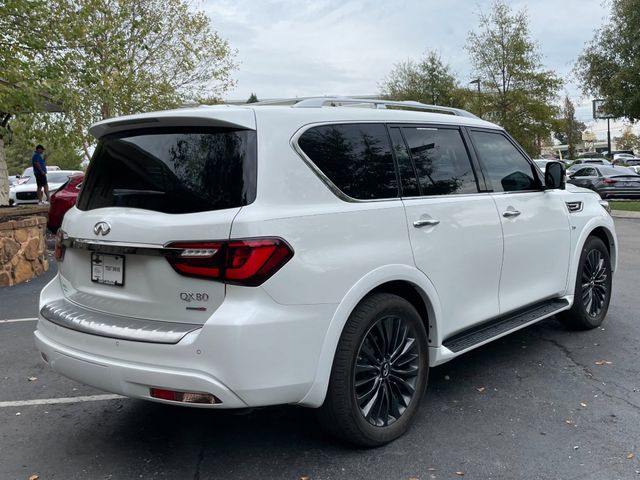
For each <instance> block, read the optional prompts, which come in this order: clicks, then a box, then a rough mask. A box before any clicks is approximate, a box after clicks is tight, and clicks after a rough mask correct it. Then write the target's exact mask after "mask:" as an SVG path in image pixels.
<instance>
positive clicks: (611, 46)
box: [576, 0, 640, 121]
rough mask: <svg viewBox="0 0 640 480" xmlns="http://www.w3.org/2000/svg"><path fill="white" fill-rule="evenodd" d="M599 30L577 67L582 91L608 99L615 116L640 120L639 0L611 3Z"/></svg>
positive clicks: (611, 111)
mask: <svg viewBox="0 0 640 480" xmlns="http://www.w3.org/2000/svg"><path fill="white" fill-rule="evenodd" d="M609 18H610V20H609V23H607V24H606V25H604V26H603V27H602V28H600V29H599V30H598V31H597V32H596V33H595V35H594V37H593V40H591V42H590V43H589V44H588V45H587V46H586V47H585V49H584V51H583V52H582V55H581V56H580V57H579V59H578V62H577V64H576V73H577V74H578V77H579V78H580V79H581V80H582V86H583V90H584V92H585V93H587V94H591V95H594V96H596V97H598V98H602V99H604V100H605V105H604V109H605V111H606V112H607V113H609V114H611V115H613V116H615V117H627V118H628V119H630V120H631V121H637V120H640V42H639V41H638V39H639V38H640V0H612V1H611V15H610V17H609Z"/></svg>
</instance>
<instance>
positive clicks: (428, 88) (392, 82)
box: [379, 51, 465, 107]
mask: <svg viewBox="0 0 640 480" xmlns="http://www.w3.org/2000/svg"><path fill="white" fill-rule="evenodd" d="M379 88H380V90H381V92H382V96H383V97H385V98H388V99H393V100H415V101H418V102H422V103H427V104H432V105H446V106H450V107H462V106H463V105H464V103H465V102H464V96H463V93H462V90H461V88H460V87H459V85H458V81H457V80H456V78H455V76H454V74H453V72H452V71H451V67H449V65H447V64H445V63H444V62H443V61H442V59H441V58H440V56H439V55H438V54H437V53H436V52H433V51H432V52H428V53H426V54H425V56H424V58H423V59H422V60H420V61H419V62H417V63H416V62H414V61H413V60H406V61H404V62H401V63H398V64H396V65H395V66H394V69H393V70H392V71H391V73H390V74H389V75H388V76H387V77H386V78H385V79H384V80H383V81H382V83H381V84H380V86H379Z"/></svg>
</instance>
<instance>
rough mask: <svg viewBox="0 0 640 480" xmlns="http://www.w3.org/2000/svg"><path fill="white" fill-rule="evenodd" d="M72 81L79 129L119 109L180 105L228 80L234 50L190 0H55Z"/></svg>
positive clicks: (69, 92)
mask: <svg viewBox="0 0 640 480" xmlns="http://www.w3.org/2000/svg"><path fill="white" fill-rule="evenodd" d="M57 1H58V2H60V4H61V5H60V11H59V13H58V15H59V16H61V17H62V18H61V21H62V23H61V24H60V25H61V30H62V33H63V35H64V36H65V38H66V39H67V41H68V43H69V44H71V45H73V48H71V49H69V50H67V51H65V52H64V53H63V54H62V63H63V65H64V72H63V76H64V77H65V79H66V83H67V88H65V89H64V90H62V91H61V92H60V95H59V97H58V98H59V99H60V101H61V102H62V103H63V105H65V109H66V110H67V111H69V112H72V113H71V114H70V118H71V119H72V121H73V123H74V124H75V126H76V130H77V131H78V132H86V129H87V128H88V127H89V126H90V125H91V124H92V123H94V122H95V121H97V120H101V119H105V118H110V117H113V116H118V115H128V114H133V113H138V112H145V111H152V110H161V109H166V108H172V107H177V106H179V105H180V104H182V103H191V102H197V101H198V100H199V99H200V98H203V97H208V98H211V97H216V96H219V94H221V93H222V92H224V91H226V90H227V89H228V88H230V87H231V86H232V85H233V84H234V81H233V80H232V78H231V72H232V71H233V70H234V69H235V68H236V64H235V62H234V57H235V54H236V52H235V51H234V50H232V49H231V47H230V46H229V44H228V42H227V41H226V40H224V39H223V38H221V37H220V36H219V35H218V33H217V32H216V31H215V30H213V28H212V26H211V21H210V19H209V17H207V15H206V14H205V13H204V12H201V11H193V10H192V9H191V8H190V6H189V2H186V1H184V0H115V1H113V2H104V0H75V1H74V2H69V1H68V0H57Z"/></svg>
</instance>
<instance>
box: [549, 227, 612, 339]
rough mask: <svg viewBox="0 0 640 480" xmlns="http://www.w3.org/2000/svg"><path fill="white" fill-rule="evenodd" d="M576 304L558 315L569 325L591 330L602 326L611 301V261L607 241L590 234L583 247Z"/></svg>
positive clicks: (576, 289) (574, 301)
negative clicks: (605, 242)
mask: <svg viewBox="0 0 640 480" xmlns="http://www.w3.org/2000/svg"><path fill="white" fill-rule="evenodd" d="M574 295H575V296H574V299H573V306H572V307H571V309H570V310H567V311H566V312H562V313H560V314H559V315H558V319H559V320H560V321H561V322H562V323H563V324H564V325H565V326H567V327H568V328H572V329H575V330H590V329H592V328H596V327H599V326H600V324H602V321H603V320H604V317H605V316H606V315H607V310H608V309H609V301H610V300H611V260H610V258H609V251H608V250H607V247H606V246H605V244H604V242H603V241H602V240H601V239H599V238H597V237H589V238H588V239H587V241H586V242H585V244H584V247H582V253H581V255H580V264H579V265H578V274H577V277H576V287H575V290H574Z"/></svg>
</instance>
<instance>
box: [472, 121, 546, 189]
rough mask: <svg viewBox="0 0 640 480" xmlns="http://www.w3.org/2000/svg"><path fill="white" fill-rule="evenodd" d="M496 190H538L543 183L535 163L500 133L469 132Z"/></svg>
mask: <svg viewBox="0 0 640 480" xmlns="http://www.w3.org/2000/svg"><path fill="white" fill-rule="evenodd" d="M470 134H471V138H472V139H473V143H474V145H475V147H476V151H477V152H478V156H479V157H480V160H481V161H482V163H483V165H484V168H485V170H486V172H487V174H488V176H489V178H488V180H489V182H490V184H491V187H492V188H493V191H494V192H517V191H523V190H537V189H540V188H541V187H542V184H541V183H540V179H539V178H538V176H537V175H535V174H534V169H533V166H532V165H531V164H530V163H529V161H528V160H527V159H526V158H525V157H524V155H522V154H521V153H520V152H519V151H518V149H517V148H516V147H515V146H514V145H513V144H512V143H511V142H510V141H509V139H507V137H505V136H504V135H502V134H501V133H493V132H482V131H476V130H472V131H471V132H470Z"/></svg>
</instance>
